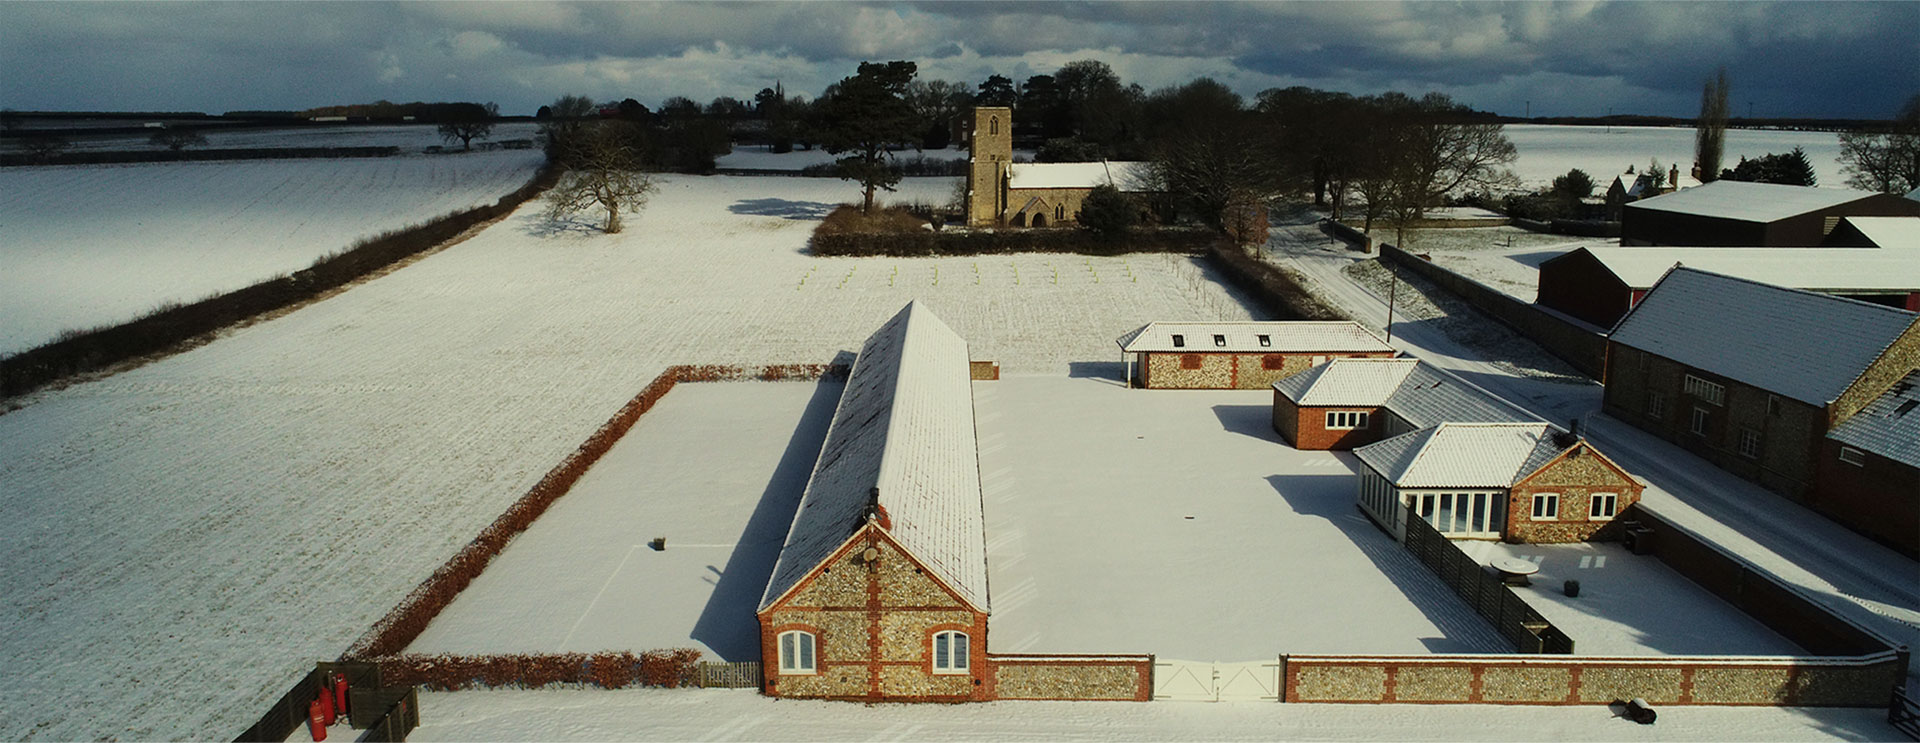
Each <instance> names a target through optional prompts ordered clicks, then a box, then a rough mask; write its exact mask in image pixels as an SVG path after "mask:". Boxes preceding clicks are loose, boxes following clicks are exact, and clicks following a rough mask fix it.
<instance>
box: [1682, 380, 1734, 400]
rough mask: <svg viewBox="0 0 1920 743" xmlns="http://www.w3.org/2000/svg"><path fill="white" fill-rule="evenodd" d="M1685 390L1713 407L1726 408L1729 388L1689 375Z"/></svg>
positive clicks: (1684, 386)
mask: <svg viewBox="0 0 1920 743" xmlns="http://www.w3.org/2000/svg"><path fill="white" fill-rule="evenodd" d="M1683 388H1684V389H1685V390H1686V392H1687V394H1689V395H1692V396H1694V397H1697V398H1700V399H1701V400H1704V401H1706V402H1708V403H1711V404H1713V405H1718V406H1721V407H1726V404H1727V386H1726V385H1724V384H1719V383H1716V382H1709V381H1707V380H1705V379H1701V378H1699V377H1696V376H1694V375H1692V374H1688V375H1687V379H1686V382H1685V383H1684V385H1683Z"/></svg>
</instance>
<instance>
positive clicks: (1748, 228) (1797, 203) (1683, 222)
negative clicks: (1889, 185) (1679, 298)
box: [1620, 181, 1920, 248]
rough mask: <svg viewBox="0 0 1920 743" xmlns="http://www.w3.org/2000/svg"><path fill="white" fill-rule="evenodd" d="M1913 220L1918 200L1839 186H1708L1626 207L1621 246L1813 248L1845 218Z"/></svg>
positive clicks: (1734, 183)
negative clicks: (1909, 218) (1907, 218)
mask: <svg viewBox="0 0 1920 743" xmlns="http://www.w3.org/2000/svg"><path fill="white" fill-rule="evenodd" d="M1911 216H1920V202H1917V201H1914V200H1912V199H1905V198H1901V197H1899V196H1894V195H1892V194H1882V193H1874V192H1871V191H1855V190H1852V189H1846V188H1814V187H1809V186H1784V185H1780V184H1775V183H1745V182H1741V181H1714V182H1712V183H1708V184H1706V185H1704V186H1699V187H1697V188H1689V189H1684V190H1681V191H1676V192H1673V193H1670V194H1665V195H1662V196H1655V197H1653V198H1649V199H1641V200H1639V201H1634V202H1631V203H1628V204H1626V205H1625V206H1624V207H1622V209H1621V216H1620V244H1621V245H1697V246H1726V247H1739V246H1753V247H1769V248H1773V247H1816V246H1819V245H1822V244H1824V243H1825V242H1826V240H1827V237H1828V235H1830V234H1832V233H1833V231H1834V229H1835V228H1837V227H1838V226H1839V225H1840V220H1841V219H1842V218H1844V217H1911Z"/></svg>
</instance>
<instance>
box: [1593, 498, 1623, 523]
mask: <svg viewBox="0 0 1920 743" xmlns="http://www.w3.org/2000/svg"><path fill="white" fill-rule="evenodd" d="M1591 497H1592V500H1590V501H1588V502H1587V520H1588V521H1612V520H1613V517H1614V516H1615V515H1617V514H1619V513H1620V494H1619V493H1594V494H1593V495H1592V496H1591ZM1602 505H1605V506H1606V507H1605V508H1601V506H1602Z"/></svg>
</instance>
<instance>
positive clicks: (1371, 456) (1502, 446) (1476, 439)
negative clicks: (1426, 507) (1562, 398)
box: [1353, 423, 1564, 488]
mask: <svg viewBox="0 0 1920 743" xmlns="http://www.w3.org/2000/svg"><path fill="white" fill-rule="evenodd" d="M1560 433H1563V432H1562V431H1561V430H1560V429H1559V428H1556V427H1554V426H1553V425H1551V424H1547V423H1442V424H1440V425H1437V426H1433V427H1431V428H1423V429H1420V430H1418V431H1413V432H1410V433H1404V434H1401V435H1399V436H1395V437H1393V438H1390V439H1387V440H1385V441H1379V442H1376V443H1372V444H1368V445H1366V446H1362V447H1360V448H1357V449H1354V450H1353V453H1354V455H1355V456H1358V457H1359V458H1360V461H1362V462H1364V463H1366V465H1367V466H1368V467H1370V468H1372V469H1373V470H1374V471H1375V472H1378V473H1380V475H1381V476H1382V477H1384V478H1386V479H1387V481H1388V482H1391V483H1393V485H1394V486H1395V487H1400V488H1506V487H1511V486H1512V485H1513V484H1514V483H1515V482H1519V481H1520V480H1521V478H1524V477H1526V476H1527V475H1531V474H1533V473H1534V472H1535V471H1536V470H1539V469H1540V468H1541V467H1542V466H1544V465H1546V463H1547V462H1548V461H1549V460H1551V459H1553V457H1554V456H1556V455H1558V454H1559V453H1560V452H1561V451H1562V450H1563V449H1564V447H1562V446H1561V445H1560V444H1559V443H1558V442H1556V441H1555V440H1554V438H1555V435H1556V434H1560Z"/></svg>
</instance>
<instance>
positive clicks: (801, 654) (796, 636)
mask: <svg viewBox="0 0 1920 743" xmlns="http://www.w3.org/2000/svg"><path fill="white" fill-rule="evenodd" d="M814 672H815V671H814V664H813V633H812V632H806V631H802V630H792V631H789V632H782V633H780V673H781V674H783V675H794V674H810V673H814Z"/></svg>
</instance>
